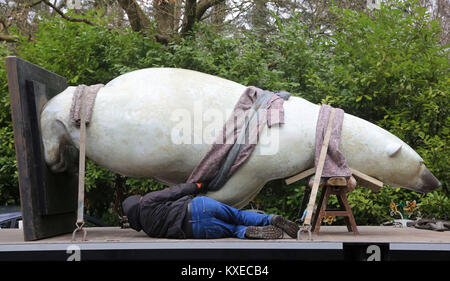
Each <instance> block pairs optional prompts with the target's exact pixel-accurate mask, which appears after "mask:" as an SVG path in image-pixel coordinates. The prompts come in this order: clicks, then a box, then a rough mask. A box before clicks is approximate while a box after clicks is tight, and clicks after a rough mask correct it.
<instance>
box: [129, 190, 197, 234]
mask: <svg viewBox="0 0 450 281" xmlns="http://www.w3.org/2000/svg"><path fill="white" fill-rule="evenodd" d="M200 191H201V190H200V189H199V188H198V187H197V185H196V184H195V183H184V184H179V185H175V186H172V187H170V188H166V189H163V190H158V191H153V192H150V193H148V194H146V195H145V196H144V197H143V198H142V200H141V201H140V203H139V206H138V208H135V211H134V212H133V213H132V214H127V216H128V220H129V221H130V223H131V222H132V221H133V222H135V223H137V225H138V227H137V229H136V230H138V231H139V230H140V229H139V228H142V229H143V230H144V232H145V233H147V235H148V236H150V237H164V238H178V239H182V238H186V234H185V233H184V231H183V229H182V225H183V219H184V217H185V215H186V210H187V206H188V204H189V202H190V201H191V200H192V198H193V195H195V194H197V193H199V192H200Z"/></svg>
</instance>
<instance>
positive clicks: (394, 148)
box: [386, 143, 402, 157]
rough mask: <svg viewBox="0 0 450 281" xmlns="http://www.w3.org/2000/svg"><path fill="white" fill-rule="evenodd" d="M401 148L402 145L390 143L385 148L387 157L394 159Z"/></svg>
mask: <svg viewBox="0 0 450 281" xmlns="http://www.w3.org/2000/svg"><path fill="white" fill-rule="evenodd" d="M401 148H402V145H401V144H399V143H390V144H388V145H387V147H386V151H387V154H388V155H389V157H394V156H395V155H396V154H397V153H398V152H399V151H400V149H401Z"/></svg>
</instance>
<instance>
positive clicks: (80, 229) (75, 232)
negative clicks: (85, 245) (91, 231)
mask: <svg viewBox="0 0 450 281" xmlns="http://www.w3.org/2000/svg"><path fill="white" fill-rule="evenodd" d="M75 226H76V227H77V228H75V230H74V231H73V233H72V240H71V242H75V235H76V234H77V232H79V231H80V232H83V236H82V238H81V242H84V241H86V236H87V230H86V228H83V226H84V222H82V223H81V224H79V223H78V222H77V223H75Z"/></svg>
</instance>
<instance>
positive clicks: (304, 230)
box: [297, 225, 313, 241]
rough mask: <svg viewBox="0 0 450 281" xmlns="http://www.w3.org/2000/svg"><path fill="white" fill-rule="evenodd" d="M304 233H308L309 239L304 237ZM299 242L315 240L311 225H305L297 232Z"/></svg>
mask: <svg viewBox="0 0 450 281" xmlns="http://www.w3.org/2000/svg"><path fill="white" fill-rule="evenodd" d="M302 233H308V236H307V239H305V238H303V237H302ZM297 240H311V241H312V240H313V239H312V234H311V226H310V225H303V226H302V227H300V229H299V230H298V232H297Z"/></svg>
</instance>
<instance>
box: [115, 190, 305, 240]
mask: <svg viewBox="0 0 450 281" xmlns="http://www.w3.org/2000/svg"><path fill="white" fill-rule="evenodd" d="M206 190H207V185H206V184H202V183H183V184H179V185H175V186H172V187H169V188H166V189H163V190H158V191H153V192H150V193H147V194H146V195H145V196H140V195H132V196H130V197H128V198H126V199H125V200H124V201H123V203H122V207H123V210H124V213H125V215H126V216H127V218H128V222H129V225H130V227H131V228H133V229H134V230H136V231H141V230H143V231H144V232H145V233H146V234H147V235H148V236H150V237H157V238H176V239H185V238H194V239H214V238H225V237H238V238H242V239H244V238H249V239H279V238H282V237H283V231H284V232H286V233H287V234H288V235H289V236H291V237H292V238H295V237H297V231H298V230H299V227H298V226H297V225H296V224H295V223H294V222H292V221H289V220H287V219H286V218H284V217H282V216H279V215H272V214H270V215H266V214H260V213H257V212H253V211H245V210H239V209H235V208H233V207H230V206H228V205H226V204H223V203H220V202H218V201H216V200H214V199H211V198H209V197H206V196H197V197H194V196H195V195H199V194H200V193H206Z"/></svg>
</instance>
